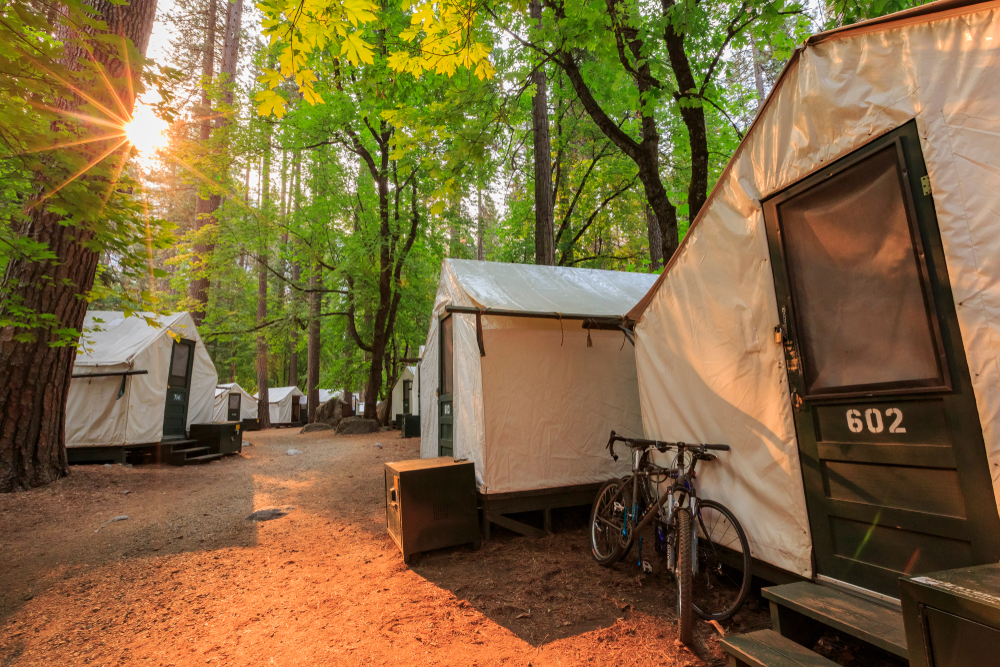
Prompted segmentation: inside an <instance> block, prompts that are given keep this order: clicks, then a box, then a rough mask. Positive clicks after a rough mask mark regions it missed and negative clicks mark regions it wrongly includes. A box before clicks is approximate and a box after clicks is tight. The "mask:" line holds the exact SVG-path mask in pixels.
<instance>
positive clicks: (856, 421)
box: [763, 122, 1000, 598]
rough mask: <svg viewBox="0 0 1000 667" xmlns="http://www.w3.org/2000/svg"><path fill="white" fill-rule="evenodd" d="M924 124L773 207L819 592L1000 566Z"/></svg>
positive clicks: (769, 223)
mask: <svg viewBox="0 0 1000 667" xmlns="http://www.w3.org/2000/svg"><path fill="white" fill-rule="evenodd" d="M926 175H927V170H926V168H925V166H924V161H923V156H922V154H921V151H920V141H919V137H918V135H917V130H916V124H915V123H914V122H910V123H907V124H906V125H904V126H902V127H900V128H898V129H897V130H894V131H893V132H891V133H889V134H887V135H885V136H883V137H881V138H879V139H877V140H875V141H873V142H872V143H870V144H868V145H867V146H865V147H863V148H861V149H858V150H857V151H855V152H854V153H853V154H851V155H849V156H847V157H845V158H843V159H842V160H840V161H838V162H835V163H833V164H831V165H829V166H828V167H826V168H824V169H823V170H822V171H820V172H818V173H815V174H813V175H812V176H809V177H807V178H805V179H804V180H802V181H800V182H798V183H796V184H795V185H793V186H791V187H789V188H788V189H787V190H785V191H783V192H780V193H778V194H777V195H775V196H773V197H771V198H770V199H768V200H767V201H765V202H764V203H763V209H764V220H765V225H766V229H767V238H768V246H769V249H770V255H771V266H772V270H773V273H774V283H775V292H776V297H777V305H778V317H779V322H780V323H781V324H780V326H779V327H778V330H777V331H776V332H775V337H776V339H777V340H781V342H782V343H783V346H784V351H785V364H786V371H787V375H788V384H789V390H790V398H791V402H792V409H793V415H794V419H795V428H796V434H797V437H798V446H799V458H800V462H801V466H802V479H803V483H804V487H805V494H806V504H807V507H808V512H809V524H810V529H811V531H812V540H813V549H814V555H815V563H816V573H817V575H818V577H820V578H821V579H822V578H829V579H833V580H837V581H840V582H845V583H848V584H852V585H854V586H858V587H861V588H864V589H867V590H870V591H874V592H877V593H880V594H883V595H886V596H890V597H893V598H898V597H899V591H898V583H897V582H898V578H899V576H901V575H903V574H915V573H920V572H930V571H934V570H944V569H948V568H954V567H961V566H968V565H973V564H979V563H993V562H997V561H998V560H1000V519H998V517H997V508H996V502H995V500H994V496H993V489H992V483H991V479H990V474H989V468H988V464H987V460H986V449H985V445H984V442H983V432H982V427H981V425H980V421H979V414H978V412H977V409H976V399H975V396H974V395H973V392H972V383H971V380H970V376H969V367H968V362H967V360H966V357H965V348H964V347H963V344H962V338H961V332H960V331H959V327H958V320H957V318H956V315H955V302H954V299H953V297H952V294H951V286H950V282H949V278H948V269H947V266H946V264H945V259H944V252H943V249H942V245H941V236H940V232H939V231H938V226H937V218H936V216H935V212H934V204H933V200H932V198H931V195H930V184H929V182H928V180H927V178H926Z"/></svg>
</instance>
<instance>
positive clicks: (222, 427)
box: [190, 422, 243, 454]
mask: <svg viewBox="0 0 1000 667" xmlns="http://www.w3.org/2000/svg"><path fill="white" fill-rule="evenodd" d="M190 437H191V439H192V440H197V441H198V445H199V446H201V447H208V453H209V454H236V453H239V452H241V451H243V429H241V428H240V422H218V423H214V424H191V435H190Z"/></svg>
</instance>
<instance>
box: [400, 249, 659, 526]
mask: <svg viewBox="0 0 1000 667" xmlns="http://www.w3.org/2000/svg"><path fill="white" fill-rule="evenodd" d="M655 279H656V276H655V275H651V274H643V273H622V272H616V271H600V270H594V269H577V268H566V267H551V266H529V265H519V264H501V263H496V262H479V261H474V260H458V259H446V260H445V261H444V262H443V263H442V265H441V278H440V281H439V283H438V292H437V298H436V300H435V303H434V311H433V315H432V317H431V324H430V329H429V331H428V334H427V346H426V348H425V350H424V354H423V360H422V362H421V366H420V377H421V378H422V380H423V382H424V383H425V385H426V386H424V387H423V389H422V390H421V392H420V400H421V406H420V414H422V415H423V416H424V418H423V419H422V420H421V431H422V438H421V456H422V457H424V458H427V457H434V456H455V457H456V458H467V459H469V460H470V461H473V462H474V463H475V467H476V482H477V485H478V487H479V492H480V494H481V496H482V501H483V507H484V509H485V514H486V517H487V519H486V521H484V528H485V529H486V530H487V531H488V528H489V522H490V521H493V522H494V523H498V524H501V525H504V526H506V527H509V528H513V529H515V530H520V531H521V532H524V533H525V534H537V533H538V531H537V529H535V528H532V527H530V526H527V525H525V524H522V523H519V522H515V521H513V520H512V519H510V518H508V517H504V516H502V515H503V514H505V513H513V512H517V511H528V510H543V516H544V518H545V519H546V521H547V520H548V518H549V510H550V509H551V508H553V507H563V506H571V505H578V504H588V503H590V502H591V501H592V500H593V497H594V493H595V492H596V490H597V487H598V486H599V485H600V483H602V482H604V481H606V480H608V479H609V478H612V477H615V476H617V475H620V474H622V473H623V472H625V471H627V469H628V466H627V462H624V461H620V462H619V463H618V464H615V463H614V461H613V460H612V459H611V456H610V455H609V454H608V451H607V449H605V444H606V443H607V438H608V434H609V433H610V432H611V430H612V429H613V430H615V431H618V432H619V433H625V434H632V435H637V436H638V435H641V434H642V421H641V417H640V413H639V387H638V381H637V379H636V368H635V352H634V350H633V347H632V344H631V343H630V342H629V341H628V340H627V338H628V337H629V336H630V335H631V334H630V333H629V332H626V331H623V330H622V329H621V328H620V325H621V324H623V323H624V322H625V320H624V315H625V313H626V312H627V311H628V310H629V308H631V307H632V305H633V304H635V303H636V302H637V301H638V300H639V299H641V298H642V296H643V295H644V294H645V293H646V292H647V291H648V290H649V288H650V287H651V286H652V284H653V282H654V280H655ZM429 416H436V417H435V418H430V417H429ZM487 536H488V533H487Z"/></svg>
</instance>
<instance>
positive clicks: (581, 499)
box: [476, 482, 603, 542]
mask: <svg viewBox="0 0 1000 667" xmlns="http://www.w3.org/2000/svg"><path fill="white" fill-rule="evenodd" d="M602 485H603V482H598V483H596V484H578V485H575V486H560V487H555V488H551V489H535V490H532V491H513V492H510V493H477V494H476V496H477V497H478V499H479V509H481V510H482V524H481V529H482V536H483V541H484V542H488V541H489V539H490V524H491V523H495V524H497V525H498V526H503V527H504V528H506V529H508V530H512V531H514V532H515V533H520V534H521V535H524V536H526V537H534V538H539V537H545V536H546V535H551V534H552V510H553V509H558V508H561V507H576V506H578V505H591V504H593V502H594V497H595V496H596V495H597V492H598V491H599V490H600V488H601V486H602ZM537 511H541V512H542V528H541V529H539V528H536V527H535V526H531V525H529V524H526V523H524V522H522V521H518V520H516V519H512V518H511V517H509V516H506V515H508V514H519V513H521V512H537Z"/></svg>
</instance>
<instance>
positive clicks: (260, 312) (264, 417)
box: [257, 133, 271, 428]
mask: <svg viewBox="0 0 1000 667" xmlns="http://www.w3.org/2000/svg"><path fill="white" fill-rule="evenodd" d="M267 136H268V138H270V133H267ZM263 162H264V164H263V166H262V167H261V171H262V172H263V176H262V179H263V181H264V183H263V186H262V196H261V203H262V204H263V206H262V208H263V209H264V220H265V224H266V222H267V220H269V217H268V216H269V215H270V212H271V151H270V148H265V149H264V160H263ZM265 231H266V228H265ZM266 323H267V246H266V245H263V246H262V247H261V249H260V252H259V253H258V256H257V326H258V327H259V328H258V329H257V420H258V421H259V422H260V428H271V409H270V406H269V399H268V392H267V385H268V382H269V381H270V380H269V378H268V373H267V337H266V336H265V335H264V328H265V325H266Z"/></svg>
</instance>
